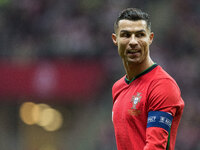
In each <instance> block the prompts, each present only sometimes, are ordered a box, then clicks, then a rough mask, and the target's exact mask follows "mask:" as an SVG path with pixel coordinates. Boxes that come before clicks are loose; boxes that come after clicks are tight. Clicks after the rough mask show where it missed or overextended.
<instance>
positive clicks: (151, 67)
mask: <svg viewBox="0 0 200 150" xmlns="http://www.w3.org/2000/svg"><path fill="white" fill-rule="evenodd" d="M157 66H158V65H157V64H153V65H152V66H150V67H149V68H147V69H145V70H144V71H143V72H141V73H140V74H138V75H137V76H136V77H135V78H133V79H131V80H129V79H127V75H126V77H125V82H126V83H127V84H130V83H131V82H133V81H134V80H135V79H137V78H139V77H141V76H142V75H144V74H146V73H148V72H150V71H151V70H153V69H154V68H155V67H157Z"/></svg>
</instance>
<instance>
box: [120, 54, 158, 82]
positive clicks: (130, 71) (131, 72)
mask: <svg viewBox="0 0 200 150" xmlns="http://www.w3.org/2000/svg"><path fill="white" fill-rule="evenodd" d="M123 64H124V68H125V71H126V74H127V79H128V80H132V79H133V78H135V77H136V76H137V75H138V74H140V73H142V72H143V71H144V70H146V69H148V68H149V67H151V66H152V65H153V64H154V62H153V61H152V60H151V58H149V59H147V60H146V61H143V62H142V63H139V64H135V63H132V62H125V61H124V60H123Z"/></svg>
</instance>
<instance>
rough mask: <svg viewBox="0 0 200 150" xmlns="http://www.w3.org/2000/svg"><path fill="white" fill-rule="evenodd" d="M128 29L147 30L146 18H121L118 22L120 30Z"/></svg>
mask: <svg viewBox="0 0 200 150" xmlns="http://www.w3.org/2000/svg"><path fill="white" fill-rule="evenodd" d="M121 30H127V31H139V30H145V31H147V30H148V29H147V23H146V21H145V20H137V21H132V20H125V19H124V20H120V21H119V23H118V31H119V32H120V31H121Z"/></svg>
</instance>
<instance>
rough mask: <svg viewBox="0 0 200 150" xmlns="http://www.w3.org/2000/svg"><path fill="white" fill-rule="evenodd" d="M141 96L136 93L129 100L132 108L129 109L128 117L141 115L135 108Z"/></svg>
mask: <svg viewBox="0 0 200 150" xmlns="http://www.w3.org/2000/svg"><path fill="white" fill-rule="evenodd" d="M141 94H142V93H139V92H137V94H136V95H134V96H133V97H132V99H131V103H132V107H131V109H129V110H128V113H129V114H130V115H134V116H138V115H140V114H141V110H138V109H137V108H136V106H137V104H138V103H139V102H140V100H141V98H142V96H141Z"/></svg>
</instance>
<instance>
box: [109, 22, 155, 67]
mask: <svg viewBox="0 0 200 150" xmlns="http://www.w3.org/2000/svg"><path fill="white" fill-rule="evenodd" d="M112 39H113V42H114V44H115V45H117V46H118V53H119V55H120V56H121V58H122V59H123V60H124V61H125V62H127V63H136V64H139V63H142V62H143V61H145V60H146V58H147V57H149V45H150V44H151V43H152V40H153V33H152V32H150V31H149V29H147V23H146V21H144V20H138V21H131V20H120V21H119V24H118V29H117V31H116V34H113V35H112Z"/></svg>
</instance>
